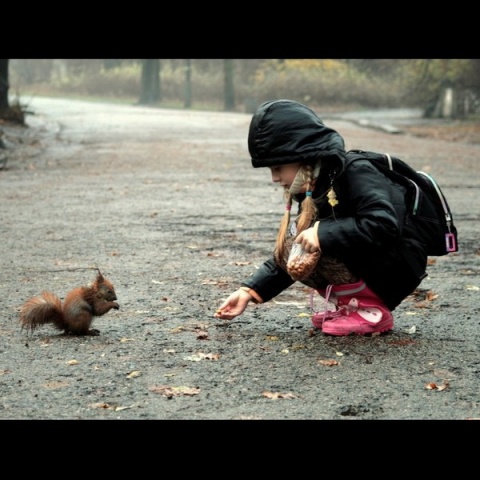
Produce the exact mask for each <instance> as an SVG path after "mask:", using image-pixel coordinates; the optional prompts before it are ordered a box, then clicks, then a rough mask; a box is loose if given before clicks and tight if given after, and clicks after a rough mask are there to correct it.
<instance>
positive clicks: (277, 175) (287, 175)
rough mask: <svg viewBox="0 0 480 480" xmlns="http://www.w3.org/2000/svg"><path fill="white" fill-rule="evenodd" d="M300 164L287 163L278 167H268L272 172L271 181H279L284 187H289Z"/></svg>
mask: <svg viewBox="0 0 480 480" xmlns="http://www.w3.org/2000/svg"><path fill="white" fill-rule="evenodd" d="M301 166H302V164H301V163H288V164H287V165H280V166H278V167H269V168H270V171H271V173H272V182H274V183H279V184H280V185H281V186H282V187H283V188H284V189H289V188H290V187H291V185H292V182H293V180H294V179H295V176H296V175H297V172H298V170H299V169H300V167H301Z"/></svg>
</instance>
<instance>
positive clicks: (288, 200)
mask: <svg viewBox="0 0 480 480" xmlns="http://www.w3.org/2000/svg"><path fill="white" fill-rule="evenodd" d="M318 171H319V170H318V167H317V168H316V164H315V162H308V163H305V164H303V165H302V166H301V167H300V170H299V171H298V172H297V177H298V178H301V180H302V184H301V186H302V187H303V188H304V189H305V190H306V193H305V199H304V200H303V201H302V202H301V203H300V214H299V216H298V218H297V220H296V222H297V233H296V234H297V235H298V234H299V233H300V232H302V231H303V230H305V229H306V228H309V227H311V226H312V224H313V223H314V221H315V217H316V215H317V207H316V206H315V202H314V201H313V198H312V192H313V190H314V188H315V174H316V176H318ZM297 177H295V179H297ZM284 198H285V213H284V215H283V217H282V220H281V222H280V228H279V230H278V234H277V240H276V243H275V250H274V257H275V260H276V262H277V263H280V262H281V259H283V258H284V255H285V253H286V252H285V249H286V239H287V232H288V227H289V225H290V218H291V214H290V212H291V209H292V203H293V193H292V192H291V190H285V193H284Z"/></svg>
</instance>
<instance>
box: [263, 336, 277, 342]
mask: <svg viewBox="0 0 480 480" xmlns="http://www.w3.org/2000/svg"><path fill="white" fill-rule="evenodd" d="M265 339H266V340H269V341H270V342H278V340H279V338H278V337H277V336H275V335H267V336H266V337H265Z"/></svg>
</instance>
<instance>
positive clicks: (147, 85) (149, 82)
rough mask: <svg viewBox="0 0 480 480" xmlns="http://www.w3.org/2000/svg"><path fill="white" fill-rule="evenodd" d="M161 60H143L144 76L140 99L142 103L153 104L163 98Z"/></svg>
mask: <svg viewBox="0 0 480 480" xmlns="http://www.w3.org/2000/svg"><path fill="white" fill-rule="evenodd" d="M160 92H161V90H160V60H158V59H145V60H142V78H141V91H140V100H139V101H138V103H139V104H141V105H151V104H152V103H156V102H159V101H160V100H161V93H160Z"/></svg>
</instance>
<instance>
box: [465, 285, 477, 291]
mask: <svg viewBox="0 0 480 480" xmlns="http://www.w3.org/2000/svg"><path fill="white" fill-rule="evenodd" d="M466 288H467V290H473V291H476V292H477V291H478V290H480V287H477V286H475V285H467V287H466Z"/></svg>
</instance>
